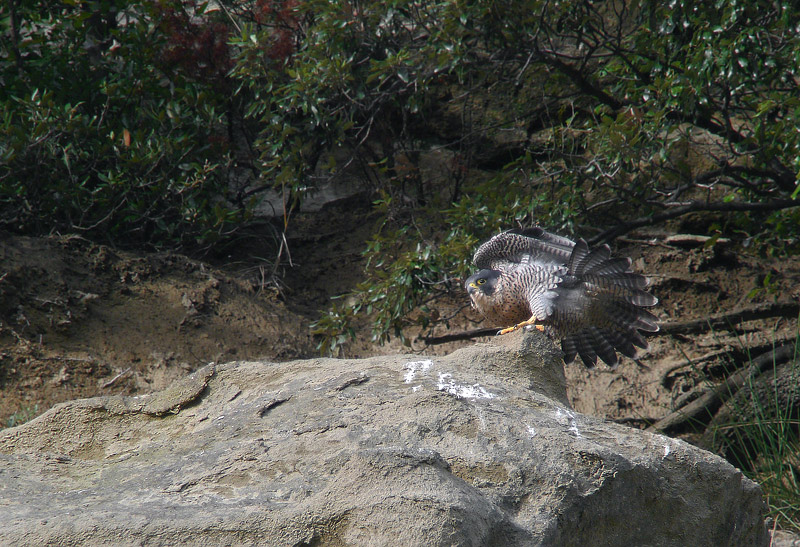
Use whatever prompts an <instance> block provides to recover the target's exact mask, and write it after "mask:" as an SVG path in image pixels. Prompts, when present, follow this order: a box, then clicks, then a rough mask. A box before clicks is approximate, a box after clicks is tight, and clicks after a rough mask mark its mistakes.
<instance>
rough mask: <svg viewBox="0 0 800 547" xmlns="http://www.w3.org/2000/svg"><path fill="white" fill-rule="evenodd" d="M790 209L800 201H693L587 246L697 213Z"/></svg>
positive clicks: (617, 229)
mask: <svg viewBox="0 0 800 547" xmlns="http://www.w3.org/2000/svg"><path fill="white" fill-rule="evenodd" d="M791 207H800V199H774V200H770V201H758V202H748V201H729V202H725V201H695V202H691V203H689V204H688V205H684V206H682V207H675V208H674V209H670V210H669V211H665V212H663V213H659V214H657V215H652V216H647V217H640V218H637V219H635V220H631V221H628V222H623V223H622V224H618V225H617V226H614V227H613V228H609V229H608V230H606V231H604V232H602V233H600V234H598V235H596V236H594V237H592V238H590V239H589V241H588V242H589V244H591V245H596V244H598V243H603V242H606V241H611V240H613V239H614V238H615V237H617V236H620V235H622V234H625V233H627V232H630V231H631V230H634V229H636V228H641V227H642V226H652V225H654V224H659V223H661V222H664V221H667V220H671V219H673V218H677V217H679V216H683V215H685V214H688V213H695V212H698V211H721V212H734V211H779V210H781V209H789V208H791Z"/></svg>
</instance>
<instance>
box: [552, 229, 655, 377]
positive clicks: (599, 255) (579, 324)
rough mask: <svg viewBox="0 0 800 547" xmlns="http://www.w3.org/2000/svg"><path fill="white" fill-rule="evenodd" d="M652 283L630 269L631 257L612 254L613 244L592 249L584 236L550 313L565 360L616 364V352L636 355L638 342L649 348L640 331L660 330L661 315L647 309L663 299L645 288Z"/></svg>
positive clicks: (559, 286) (558, 289)
mask: <svg viewBox="0 0 800 547" xmlns="http://www.w3.org/2000/svg"><path fill="white" fill-rule="evenodd" d="M647 284H648V282H647V278H646V277H644V276H643V275H640V274H638V273H635V272H633V271H632V270H631V260H630V258H612V257H611V250H610V249H609V248H608V245H602V246H600V247H597V248H595V249H592V250H589V247H588V246H587V245H586V242H585V241H584V240H582V239H581V240H579V241H578V243H577V244H576V245H575V247H574V248H573V250H572V254H571V255H570V258H569V260H568V262H567V273H566V275H564V276H563V277H562V280H561V282H560V283H559V284H558V286H557V287H556V288H555V289H554V290H553V292H554V293H555V294H556V297H555V298H554V299H553V313H552V314H551V315H550V317H549V319H550V322H551V326H552V328H553V330H554V331H555V333H556V334H557V336H558V337H560V338H561V348H562V350H563V351H564V353H565V360H566V361H567V362H569V361H572V360H573V359H574V358H575V356H576V355H580V357H581V360H583V362H584V364H586V365H587V366H589V367H591V366H594V365H595V363H596V362H597V358H598V357H599V358H600V359H602V360H603V361H604V362H605V363H606V364H608V365H609V366H612V367H613V366H615V365H616V364H617V355H616V352H617V351H619V352H620V353H622V354H623V355H627V356H628V357H631V358H633V357H635V355H636V349H635V347H640V348H647V347H648V346H647V342H646V341H645V339H644V338H643V337H642V335H641V334H640V333H639V331H640V330H642V331H646V332H655V331H658V320H657V318H656V317H655V316H654V315H653V314H651V313H650V312H648V311H647V310H645V309H643V308H646V307H651V306H655V305H656V304H657V303H658V299H657V298H656V297H655V296H653V295H652V294H650V293H648V292H647V291H646V290H645V288H646V287H647Z"/></svg>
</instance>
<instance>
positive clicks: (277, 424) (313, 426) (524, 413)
mask: <svg viewBox="0 0 800 547" xmlns="http://www.w3.org/2000/svg"><path fill="white" fill-rule="evenodd" d="M761 511H762V501H761V493H760V490H759V487H758V486H757V485H756V484H755V483H753V482H751V481H750V480H748V479H747V478H745V477H743V476H742V474H741V473H740V472H739V471H738V470H736V469H735V468H733V467H732V466H730V465H729V464H727V463H726V462H725V461H723V460H721V459H720V458H718V457H716V456H714V455H712V454H711V453H709V452H705V451H703V450H700V449H697V448H695V447H692V446H691V445H688V444H686V443H684V442H681V441H678V440H673V439H670V438H668V437H664V436H661V435H657V434H651V433H647V432H642V431H638V430H633V429H630V428H627V427H623V426H620V425H616V424H613V423H607V422H604V421H602V420H599V419H595V418H591V417H587V416H583V415H580V414H577V413H576V412H574V411H573V410H572V409H570V407H569V405H568V403H567V400H566V394H565V389H564V374H563V364H562V363H561V361H560V356H559V353H557V351H556V350H555V348H554V347H553V346H552V344H551V343H550V342H549V341H547V340H546V339H545V338H544V337H542V336H541V335H540V334H539V333H537V332H533V333H514V334H512V335H508V336H506V337H503V338H502V339H500V340H498V341H495V342H493V343H492V344H490V345H475V346H472V347H469V348H465V349H462V350H460V351H457V352H455V353H453V354H451V355H449V356H447V357H430V358H427V357H421V356H406V357H397V356H392V357H378V358H371V359H363V360H335V359H312V360H305V361H293V362H286V363H265V362H237V363H229V364H226V365H220V366H217V367H214V366H211V365H210V366H208V367H205V368H203V369H201V370H199V371H197V372H195V373H194V374H193V375H191V376H189V377H187V378H185V379H184V380H182V381H180V382H178V383H176V384H175V385H173V386H172V387H171V388H170V389H168V390H166V391H163V392H160V393H156V394H154V395H150V396H143V397H101V398H95V399H86V400H79V401H74V402H69V403H64V404H61V405H59V406H57V407H55V408H53V409H52V410H50V411H49V412H47V413H46V414H44V415H42V416H40V417H39V418H37V419H36V420H34V421H32V422H29V423H27V424H25V425H23V426H21V427H17V428H13V429H10V430H5V431H3V432H2V433H0V544H47V543H52V544H58V545H108V544H114V545H130V544H136V545H141V544H146V545H167V544H186V545H214V544H225V545H255V544H258V545H333V546H336V545H498V546H499V545H660V546H662V545H681V546H684V545H694V546H699V545H713V546H720V545H765V544H766V543H767V532H766V530H765V527H764V522H763V519H762V515H761Z"/></svg>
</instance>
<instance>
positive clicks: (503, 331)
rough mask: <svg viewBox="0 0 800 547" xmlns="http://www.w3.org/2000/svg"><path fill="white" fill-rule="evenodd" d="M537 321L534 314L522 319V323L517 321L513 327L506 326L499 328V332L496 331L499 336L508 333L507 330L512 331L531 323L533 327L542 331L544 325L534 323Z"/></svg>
mask: <svg viewBox="0 0 800 547" xmlns="http://www.w3.org/2000/svg"><path fill="white" fill-rule="evenodd" d="M537 321H538V319H536V316H533V317H531V318H530V319H528V320H526V321H523V322H522V323H517V324H516V325H514V326H513V327H508V328H505V329H503V330H501V331H500V332H498V333H497V335H498V336H500V335H501V334H508V333H509V332H514V331H515V330H519V329H521V328H522V327H527V326H528V325H533V328H535V329H538V330H540V331H544V327H543V326H542V325H538V324H537V323H536V322H537Z"/></svg>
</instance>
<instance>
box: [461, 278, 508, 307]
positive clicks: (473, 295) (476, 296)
mask: <svg viewBox="0 0 800 547" xmlns="http://www.w3.org/2000/svg"><path fill="white" fill-rule="evenodd" d="M499 281H500V272H499V271H497V270H481V271H479V272H478V273H476V274H473V275H471V276H469V278H468V279H467V280H466V281H465V282H464V288H465V289H467V293H469V297H470V299H471V300H472V304H473V306H476V307H478V308H480V306H479V303H480V302H481V301H482V300H483V299H484V298H486V297H489V296H492V295H493V294H494V292H495V290H496V289H497V284H498V282H499Z"/></svg>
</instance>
